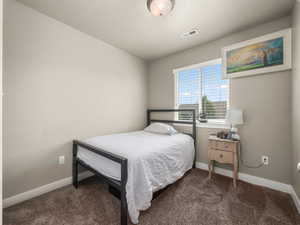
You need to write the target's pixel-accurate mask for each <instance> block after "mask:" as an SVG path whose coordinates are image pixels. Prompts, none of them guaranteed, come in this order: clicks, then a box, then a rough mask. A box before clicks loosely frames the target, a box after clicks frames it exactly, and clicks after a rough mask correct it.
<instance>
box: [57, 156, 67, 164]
mask: <svg viewBox="0 0 300 225" xmlns="http://www.w3.org/2000/svg"><path fill="white" fill-rule="evenodd" d="M58 164H59V165H63V164H65V156H64V155H61V156H59V157H58Z"/></svg>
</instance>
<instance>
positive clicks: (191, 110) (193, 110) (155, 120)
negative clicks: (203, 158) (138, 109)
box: [147, 109, 197, 166]
mask: <svg viewBox="0 0 300 225" xmlns="http://www.w3.org/2000/svg"><path fill="white" fill-rule="evenodd" d="M161 112H191V113H192V115H193V116H192V121H183V120H157V119H151V113H161ZM152 122H158V123H174V124H189V125H192V135H191V136H192V138H193V139H194V146H195V159H194V166H195V163H196V158H197V156H196V152H197V148H196V143H197V141H196V140H197V132H196V110H195V109H148V110H147V126H149V125H150V124H151V123H152Z"/></svg>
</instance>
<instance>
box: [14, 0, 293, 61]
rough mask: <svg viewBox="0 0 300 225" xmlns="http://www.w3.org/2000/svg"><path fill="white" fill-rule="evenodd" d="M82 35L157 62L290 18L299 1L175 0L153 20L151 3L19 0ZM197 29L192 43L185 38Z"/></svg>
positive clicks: (144, 0)
mask: <svg viewBox="0 0 300 225" xmlns="http://www.w3.org/2000/svg"><path fill="white" fill-rule="evenodd" d="M19 1H20V2H23V3H24V4H25V5H28V6H30V7H32V8H34V9H36V10H38V11H40V12H42V13H45V14H47V15H49V16H50V17H53V18H55V19H57V20H59V21H61V22H64V23H66V24H68V25H70V26H72V27H74V28H76V29H78V30H80V31H82V32H85V33H87V34H90V35H92V36H94V37H96V38H98V39H101V40H103V41H105V42H107V43H110V44H112V45H114V46H116V47H119V48H121V49H124V50H126V51H128V52H130V53H131V54H133V55H136V56H139V57H141V58H144V59H147V60H152V59H155V58H159V57H162V56H165V55H168V54H171V53H174V52H177V51H180V50H183V49H187V48H190V47H192V46H195V45H198V44H201V43H204V42H207V41H210V40H214V39H217V38H219V37H222V36H224V35H226V34H229V33H232V32H234V31H238V30H241V29H245V28H247V27H249V26H253V25H256V24H259V23H262V22H267V21H269V20H272V19H276V18H279V17H282V16H285V15H287V14H288V13H290V11H291V9H292V7H293V4H294V0H176V4H175V7H174V10H173V11H172V12H171V14H169V15H167V16H166V17H154V16H152V15H151V14H150V13H149V12H148V11H147V7H146V0H127V1H126V0H19ZM193 28H198V29H199V31H200V33H199V35H197V36H194V37H192V38H189V39H181V38H180V35H181V34H182V33H184V32H187V31H189V30H191V29H193Z"/></svg>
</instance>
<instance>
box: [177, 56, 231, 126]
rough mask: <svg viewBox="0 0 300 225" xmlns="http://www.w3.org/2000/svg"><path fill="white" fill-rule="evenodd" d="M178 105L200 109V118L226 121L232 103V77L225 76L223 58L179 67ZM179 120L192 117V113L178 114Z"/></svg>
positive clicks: (198, 113) (183, 107)
mask: <svg viewBox="0 0 300 225" xmlns="http://www.w3.org/2000/svg"><path fill="white" fill-rule="evenodd" d="M174 74H175V75H176V87H175V90H176V108H178V109H196V113H197V114H196V118H197V119H199V120H204V121H208V122H211V123H224V122H225V117H226V112H227V109H228V106H229V85H230V82H229V80H223V79H222V64H221V59H218V60H213V61H209V62H206V63H201V64H198V65H194V66H190V67H186V68H182V69H176V70H174ZM177 116H178V119H179V120H191V119H192V114H191V113H187V112H180V113H178V115H177Z"/></svg>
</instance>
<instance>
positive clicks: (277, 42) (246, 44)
mask: <svg viewBox="0 0 300 225" xmlns="http://www.w3.org/2000/svg"><path fill="white" fill-rule="evenodd" d="M291 68H292V29H291V28H289V29H284V30H281V31H278V32H275V33H271V34H267V35H264V36H261V37H258V38H254V39H251V40H248V41H243V42H240V43H237V44H234V45H231V46H227V47H224V48H223V49H222V70H223V78H224V79H231V78H237V77H244V76H253V75H258V74H265V73H271V72H276V71H283V70H289V69H291Z"/></svg>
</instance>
